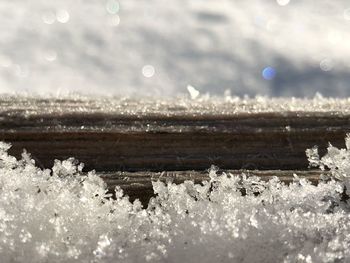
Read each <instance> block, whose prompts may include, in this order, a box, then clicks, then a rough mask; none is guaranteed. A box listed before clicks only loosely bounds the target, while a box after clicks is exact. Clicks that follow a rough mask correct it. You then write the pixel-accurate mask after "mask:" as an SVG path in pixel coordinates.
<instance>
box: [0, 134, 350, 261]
mask: <svg viewBox="0 0 350 263" xmlns="http://www.w3.org/2000/svg"><path fill="white" fill-rule="evenodd" d="M348 141H349V139H347V142H348ZM9 147H10V146H9V145H8V144H5V143H1V144H0V258H1V262H267V263H271V262H344V260H346V259H348V258H350V249H349V248H350V216H349V213H350V207H349V204H348V202H347V201H345V200H344V198H343V196H344V193H343V192H344V189H345V188H344V187H345V184H347V176H348V175H349V173H348V172H349V171H348V169H347V168H346V170H344V171H342V175H343V179H344V180H343V181H339V180H333V179H332V180H329V181H327V182H326V181H324V182H320V184H319V185H318V186H314V185H311V184H310V182H308V181H306V180H304V179H299V178H298V177H297V176H296V177H295V181H294V183H292V184H290V185H289V186H287V185H284V184H283V183H281V182H280V181H279V180H278V179H277V178H275V179H273V180H271V181H269V182H262V181H260V180H259V178H255V177H249V178H247V177H245V175H240V176H238V175H231V174H223V175H220V176H218V175H217V174H216V171H215V169H214V168H212V169H211V170H210V172H209V173H210V174H209V175H210V178H211V179H210V181H208V182H203V185H195V184H194V183H193V182H191V181H187V182H185V183H183V184H180V185H175V184H171V183H169V184H167V185H165V184H164V183H161V182H155V183H154V184H153V187H154V191H155V192H156V193H157V194H158V196H157V197H156V198H153V199H151V201H150V203H149V206H148V207H147V208H146V209H143V208H142V207H141V204H140V202H138V201H135V202H134V203H130V202H129V200H128V198H127V197H125V196H123V193H122V191H121V190H120V189H118V188H117V189H116V196H117V198H116V199H111V198H109V197H110V196H109V195H108V194H107V190H106V185H105V183H104V182H103V181H102V179H100V177H99V176H98V175H96V174H95V173H94V172H90V173H89V174H88V175H87V176H84V175H82V173H81V170H82V165H79V164H77V162H76V161H75V160H74V159H68V160H66V161H62V162H61V161H56V163H55V165H54V167H53V168H52V169H51V170H41V169H39V168H38V167H36V166H35V164H34V161H33V160H32V159H31V158H30V155H29V154H27V153H23V157H22V159H21V160H16V158H14V157H12V156H10V155H8V153H7V150H8V149H9ZM333 150H334V149H333ZM333 150H331V151H330V152H329V153H328V155H327V156H328V157H327V156H326V157H325V158H326V159H321V160H319V163H318V164H322V165H323V166H324V167H325V168H326V166H329V167H328V168H330V169H332V171H334V172H335V173H337V171H339V170H341V169H342V165H348V162H349V152H348V149H347V150H340V152H339V151H333ZM343 153H346V154H345V155H344V154H343ZM344 156H345V159H344ZM314 157H315V156H314ZM327 158H332V159H333V160H335V162H333V163H332V164H330V163H329V162H328V159H327ZM339 158H340V159H342V160H343V161H342V162H340V160H339ZM314 160H316V157H315V158H314ZM338 161H339V162H338ZM338 165H341V166H338ZM343 172H344V173H343ZM243 189H244V190H243ZM243 192H245V195H243Z"/></svg>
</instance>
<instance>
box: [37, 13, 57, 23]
mask: <svg viewBox="0 0 350 263" xmlns="http://www.w3.org/2000/svg"><path fill="white" fill-rule="evenodd" d="M41 19H42V20H43V22H44V23H45V24H47V25H52V24H53V23H55V20H56V16H55V13H53V12H47V13H45V14H43V15H42V17H41Z"/></svg>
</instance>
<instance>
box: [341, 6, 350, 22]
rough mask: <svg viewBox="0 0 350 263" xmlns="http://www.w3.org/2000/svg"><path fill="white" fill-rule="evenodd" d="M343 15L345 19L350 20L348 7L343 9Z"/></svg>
mask: <svg viewBox="0 0 350 263" xmlns="http://www.w3.org/2000/svg"><path fill="white" fill-rule="evenodd" d="M343 17H344V19H345V20H350V8H348V9H345V10H344V12H343Z"/></svg>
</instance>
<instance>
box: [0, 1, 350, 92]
mask: <svg viewBox="0 0 350 263" xmlns="http://www.w3.org/2000/svg"><path fill="white" fill-rule="evenodd" d="M349 26H350V4H349V2H348V1H346V0H337V1H329V0H318V1H317V3H315V2H314V1H298V0H291V1H286V0H277V1H276V0H271V1H261V0H245V1H232V0H197V1H187V0H176V1H173V2H171V4H169V2H168V1H165V0H120V1H114V0H74V1H71V0H60V1H57V0H1V2H0V32H1V33H0V92H14V91H23V90H24V91H29V92H38V93H53V94H61V93H66V92H68V91H78V92H82V93H99V94H114V95H135V94H137V95H140V94H142V95H152V96H160V97H164V96H173V95H177V94H180V93H185V92H186V87H187V85H192V86H193V87H195V88H196V89H198V90H199V91H200V92H201V93H206V92H210V93H211V94H223V92H224V91H225V90H226V89H230V90H231V91H232V94H235V95H239V96H243V95H244V94H249V95H255V94H261V95H267V96H282V95H283V96H300V97H303V96H313V95H314V94H315V93H316V92H317V91H319V92H321V93H322V94H324V95H326V96H339V97H342V96H345V95H346V96H349V95H350V89H349V88H348V83H349V82H350V75H349V61H350V48H349V45H348V41H347V40H348V39H349V38H350V31H349V30H348V29H349ZM264 69H265V70H264ZM264 78H265V79H264Z"/></svg>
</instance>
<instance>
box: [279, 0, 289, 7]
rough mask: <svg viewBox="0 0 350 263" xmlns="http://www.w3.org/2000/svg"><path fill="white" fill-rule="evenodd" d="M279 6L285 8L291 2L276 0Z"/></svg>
mask: <svg viewBox="0 0 350 263" xmlns="http://www.w3.org/2000/svg"><path fill="white" fill-rule="evenodd" d="M276 2H277V4H279V5H280V6H285V5H288V4H289V2H290V0H276Z"/></svg>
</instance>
